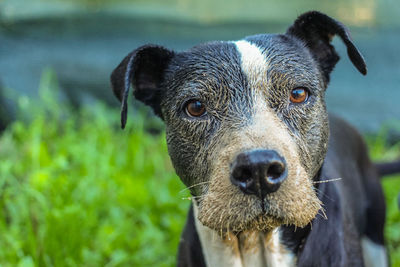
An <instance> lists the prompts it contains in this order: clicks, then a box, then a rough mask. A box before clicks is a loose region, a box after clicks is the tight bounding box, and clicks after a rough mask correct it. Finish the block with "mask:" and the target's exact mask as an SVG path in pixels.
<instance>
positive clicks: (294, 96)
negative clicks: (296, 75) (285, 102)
mask: <svg viewBox="0 0 400 267" xmlns="http://www.w3.org/2000/svg"><path fill="white" fill-rule="evenodd" d="M307 99H308V91H307V89H305V88H301V87H299V88H295V89H293V90H292V92H290V102H292V103H296V104H299V103H304V102H306V101H307Z"/></svg>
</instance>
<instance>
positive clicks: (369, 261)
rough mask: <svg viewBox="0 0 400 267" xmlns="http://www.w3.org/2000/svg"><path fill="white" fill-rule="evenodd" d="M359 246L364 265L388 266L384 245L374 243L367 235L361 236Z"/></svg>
mask: <svg viewBox="0 0 400 267" xmlns="http://www.w3.org/2000/svg"><path fill="white" fill-rule="evenodd" d="M361 246H362V249H363V257H364V264H365V266H366V267H386V266H389V265H388V258H387V252H386V249H385V247H384V246H381V245H378V244H375V243H374V242H372V241H371V239H369V238H368V237H363V238H362V239H361Z"/></svg>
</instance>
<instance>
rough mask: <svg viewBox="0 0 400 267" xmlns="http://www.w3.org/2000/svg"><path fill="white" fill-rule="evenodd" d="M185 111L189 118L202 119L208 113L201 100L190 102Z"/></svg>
mask: <svg viewBox="0 0 400 267" xmlns="http://www.w3.org/2000/svg"><path fill="white" fill-rule="evenodd" d="M185 111H186V114H187V115H188V116H191V117H201V116H203V115H204V114H205V113H206V107H205V106H204V105H203V103H201V102H200V101H199V100H189V101H188V102H187V103H186V108H185Z"/></svg>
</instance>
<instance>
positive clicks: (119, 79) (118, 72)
mask: <svg viewBox="0 0 400 267" xmlns="http://www.w3.org/2000/svg"><path fill="white" fill-rule="evenodd" d="M173 56H174V52H173V51H170V50H168V49H166V48H164V47H161V46H157V45H144V46H141V47H139V48H138V49H136V50H134V51H133V52H131V53H130V54H128V55H127V56H126V57H125V58H124V59H123V60H122V62H121V63H120V64H119V65H118V67H117V68H115V70H114V71H113V72H112V74H111V85H112V89H113V91H114V94H115V96H116V97H117V98H118V99H119V100H120V101H121V103H122V104H121V127H122V129H124V128H125V124H126V119H127V114H128V106H127V105H128V104H127V101H128V95H129V87H130V85H131V84H132V86H133V95H134V96H135V98H136V99H138V100H140V101H142V102H143V103H145V104H146V105H149V106H150V107H152V109H153V111H154V113H155V114H156V115H158V116H160V117H161V108H160V101H161V93H162V88H160V86H161V83H162V81H163V79H164V73H165V70H166V68H167V66H168V63H169V62H170V60H171V58H172V57H173Z"/></svg>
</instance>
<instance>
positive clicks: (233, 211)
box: [198, 169, 321, 233]
mask: <svg viewBox="0 0 400 267" xmlns="http://www.w3.org/2000/svg"><path fill="white" fill-rule="evenodd" d="M320 209H321V202H320V200H319V199H318V197H317V195H316V193H315V191H314V189H313V186H312V181H311V179H310V178H309V177H308V176H307V175H306V173H305V172H304V170H297V169H296V170H292V169H289V171H288V178H287V179H286V181H285V182H284V183H282V184H281V186H280V188H279V190H277V191H275V192H273V193H270V194H267V195H266V196H263V197H260V196H259V195H256V194H245V193H243V192H242V191H241V190H240V189H239V188H238V187H237V186H234V185H232V183H230V182H229V179H226V177H225V178H224V179H217V178H214V179H211V181H210V183H209V186H208V188H207V192H206V193H205V194H203V195H202V197H201V198H200V199H198V219H199V220H200V222H201V223H202V224H203V225H204V226H207V227H209V228H211V229H214V230H216V231H219V232H234V233H238V232H241V231H247V230H251V231H252V230H257V231H264V232H268V231H270V230H272V229H274V228H276V227H278V226H280V225H295V226H298V227H304V226H306V225H307V224H308V223H310V222H311V221H312V219H314V218H315V216H316V215H317V214H318V212H319V210H320Z"/></svg>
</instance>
